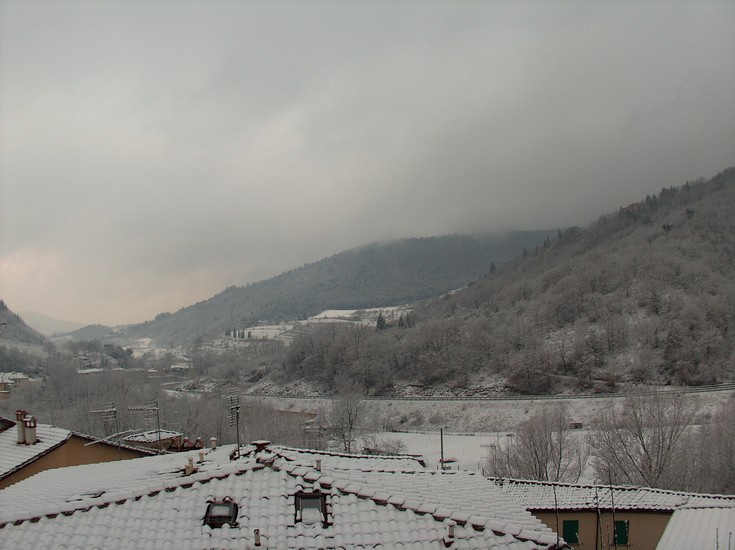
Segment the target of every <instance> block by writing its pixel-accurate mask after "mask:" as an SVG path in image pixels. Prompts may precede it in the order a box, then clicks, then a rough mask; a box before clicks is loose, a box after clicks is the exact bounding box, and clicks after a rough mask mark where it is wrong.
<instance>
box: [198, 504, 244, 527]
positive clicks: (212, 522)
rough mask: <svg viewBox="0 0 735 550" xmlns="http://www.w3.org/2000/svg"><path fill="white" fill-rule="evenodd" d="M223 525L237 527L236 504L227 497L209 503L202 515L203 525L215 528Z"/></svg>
mask: <svg viewBox="0 0 735 550" xmlns="http://www.w3.org/2000/svg"><path fill="white" fill-rule="evenodd" d="M225 523H226V524H228V525H229V526H230V527H236V526H237V504H235V503H234V502H232V499H231V498H229V497H228V498H225V499H223V500H215V501H213V502H210V503H209V504H208V505H207V512H206V513H205V514H204V524H205V525H209V526H210V527H212V528H216V527H222V526H223V525H224V524H225Z"/></svg>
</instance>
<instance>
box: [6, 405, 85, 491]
mask: <svg viewBox="0 0 735 550" xmlns="http://www.w3.org/2000/svg"><path fill="white" fill-rule="evenodd" d="M1 420H2V423H0V429H2V431H0V479H3V478H5V477H7V476H9V475H10V474H12V473H14V472H16V471H18V470H20V469H21V468H23V467H24V466H26V465H27V464H30V463H31V462H33V461H34V460H37V459H39V458H40V457H42V456H43V455H45V454H46V453H48V452H50V451H52V450H53V449H55V448H56V447H58V446H59V445H61V444H62V443H64V442H65V441H66V440H67V439H69V438H70V437H71V435H72V432H70V431H69V430H64V429H63V428H57V427H56V426H50V425H48V424H38V425H37V426H36V440H37V441H36V443H34V444H33V445H26V444H23V443H18V433H17V431H16V428H15V422H14V421H12V420H8V419H4V418H3V419H1ZM3 428H4V429H3Z"/></svg>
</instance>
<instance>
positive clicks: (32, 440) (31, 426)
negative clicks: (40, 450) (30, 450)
mask: <svg viewBox="0 0 735 550" xmlns="http://www.w3.org/2000/svg"><path fill="white" fill-rule="evenodd" d="M25 432H26V445H35V444H36V443H37V442H38V439H36V417H35V416H30V417H28V418H26V420H25Z"/></svg>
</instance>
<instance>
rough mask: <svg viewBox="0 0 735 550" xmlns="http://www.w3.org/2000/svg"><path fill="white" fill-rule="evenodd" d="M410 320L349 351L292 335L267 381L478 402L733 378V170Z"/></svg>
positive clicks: (345, 339) (336, 335) (325, 337)
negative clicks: (489, 397)
mask: <svg viewBox="0 0 735 550" xmlns="http://www.w3.org/2000/svg"><path fill="white" fill-rule="evenodd" d="M412 317H413V320H414V323H413V324H412V326H411V327H403V328H401V327H395V326H394V327H391V328H386V329H384V330H373V331H368V332H367V333H366V334H364V335H363V338H362V339H361V340H360V342H359V346H357V345H350V342H351V341H352V340H351V338H350V333H349V332H348V331H347V330H348V329H345V330H342V331H340V330H337V329H334V328H329V329H324V330H322V331H321V332H318V333H314V334H305V335H304V336H303V337H302V338H300V339H298V340H296V341H294V342H293V343H292V345H291V346H290V347H289V349H288V350H287V353H286V357H285V359H284V360H283V361H281V362H280V363H279V365H278V366H277V368H275V369H273V371H272V372H271V373H270V374H269V376H270V380H267V381H266V382H268V383H273V382H275V384H277V385H283V386H284V387H285V388H286V389H287V388H288V385H289V384H293V383H296V386H295V387H298V382H300V380H304V381H307V382H310V383H315V384H316V385H317V386H318V387H319V388H320V391H322V392H325V393H329V392H331V391H334V390H335V388H337V387H338V386H339V382H340V381H344V380H350V381H352V382H353V383H357V384H359V385H361V386H362V387H363V389H364V390H365V391H367V392H369V393H371V394H375V395H380V394H384V395H386V394H387V395H390V394H399V395H402V393H401V392H404V391H410V392H411V393H410V394H411V395H416V394H420V393H424V394H426V395H484V394H494V393H497V392H512V393H523V394H549V393H561V392H576V393H584V392H593V393H604V392H610V391H619V390H620V389H621V388H623V389H624V388H631V387H633V386H635V385H637V384H654V385H705V384H717V383H722V382H732V381H735V372H734V371H733V367H732V365H733V359H734V358H735V343H734V342H733V339H732V331H733V327H735V168H729V169H727V170H725V171H723V172H721V173H720V174H718V175H716V176H715V177H713V178H712V179H710V180H704V179H700V180H697V181H694V182H687V183H685V184H684V185H682V186H680V187H678V188H677V187H669V188H664V189H662V190H661V193H659V194H658V195H653V196H650V195H649V196H647V197H645V198H643V199H642V200H640V201H639V202H637V203H634V204H631V205H627V206H622V207H620V208H619V210H618V211H617V212H613V213H610V214H607V215H603V216H600V218H599V219H598V221H596V222H595V223H593V224H591V225H590V226H589V227H587V228H586V229H581V228H578V227H573V228H569V229H567V230H565V231H559V232H558V233H557V234H556V235H554V236H553V237H551V238H550V239H546V240H544V242H543V244H542V245H541V246H540V247H538V248H533V249H529V250H527V251H526V252H525V253H523V254H522V255H520V256H519V257H517V258H515V259H513V260H512V261H510V262H508V263H506V264H505V265H503V266H502V267H499V268H498V269H496V270H494V271H492V272H491V273H487V274H486V275H485V276H484V277H482V278H481V279H479V280H477V281H476V282H474V283H473V284H470V285H467V286H466V287H465V288H463V289H461V290H459V291H457V292H454V293H451V294H448V295H445V296H442V298H441V299H436V300H431V301H429V302H427V303H426V304H425V305H422V306H420V307H418V308H416V309H415V310H414V311H413V313H412ZM269 391H270V390H269Z"/></svg>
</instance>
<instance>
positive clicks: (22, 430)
mask: <svg viewBox="0 0 735 550" xmlns="http://www.w3.org/2000/svg"><path fill="white" fill-rule="evenodd" d="M25 418H26V412H25V411H24V410H23V409H18V410H17V411H15V425H16V426H17V427H18V445H23V444H24V443H25V442H26V425H25V422H24V421H25Z"/></svg>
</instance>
